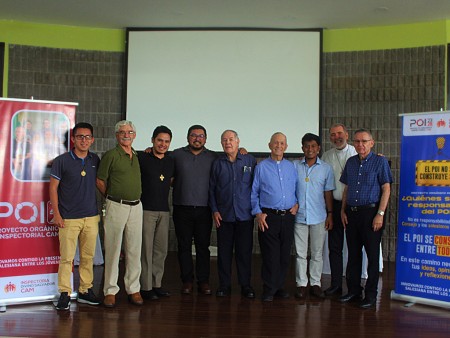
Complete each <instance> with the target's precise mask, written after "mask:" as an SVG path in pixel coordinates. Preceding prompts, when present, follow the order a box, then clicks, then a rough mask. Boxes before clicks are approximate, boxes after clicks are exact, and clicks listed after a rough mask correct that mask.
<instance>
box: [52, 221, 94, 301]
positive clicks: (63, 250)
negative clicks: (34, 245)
mask: <svg viewBox="0 0 450 338" xmlns="http://www.w3.org/2000/svg"><path fill="white" fill-rule="evenodd" d="M99 220H100V217H99V216H98V215H97V216H92V217H86V218H79V219H65V220H64V228H59V252H60V255H61V259H60V261H59V268H58V290H59V292H68V293H69V294H70V293H71V292H72V285H71V283H70V276H71V273H72V265H73V258H74V257H75V251H76V248H77V242H78V241H79V247H80V266H79V272H80V287H79V289H78V291H79V292H81V293H85V292H87V290H88V289H90V288H92V281H93V280H94V272H93V265H94V262H93V260H94V254H95V243H96V241H97V235H98V222H99Z"/></svg>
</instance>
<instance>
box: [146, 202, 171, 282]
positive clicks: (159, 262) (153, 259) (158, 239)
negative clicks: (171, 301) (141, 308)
mask: <svg viewBox="0 0 450 338" xmlns="http://www.w3.org/2000/svg"><path fill="white" fill-rule="evenodd" d="M169 221H170V214H169V212H168V211H149V210H144V223H143V226H142V254H141V264H142V273H141V289H142V290H146V291H148V290H152V289H153V288H154V287H155V288H160V287H161V280H162V278H163V275H164V262H165V260H166V256H167V249H168V246H169Z"/></svg>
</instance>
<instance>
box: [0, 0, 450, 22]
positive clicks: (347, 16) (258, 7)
mask: <svg viewBox="0 0 450 338" xmlns="http://www.w3.org/2000/svg"><path fill="white" fill-rule="evenodd" d="M448 19H450V0H128V1H126V0H0V20H15V21H27V22H36V23H48V24H60V25H69V26H85V27H99V28H117V29H120V28H125V27H251V28H256V27H259V28H327V29H339V28H355V27H367V26H381V25H398V24H405V23H416V22H427V21H436V20H448Z"/></svg>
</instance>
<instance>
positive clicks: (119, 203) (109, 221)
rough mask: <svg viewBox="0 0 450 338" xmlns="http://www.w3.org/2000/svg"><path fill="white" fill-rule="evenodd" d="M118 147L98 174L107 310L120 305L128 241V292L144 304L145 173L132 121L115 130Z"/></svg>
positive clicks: (105, 158) (133, 300) (134, 300)
mask: <svg viewBox="0 0 450 338" xmlns="http://www.w3.org/2000/svg"><path fill="white" fill-rule="evenodd" d="M115 131H116V139H117V143H118V144H117V146H116V147H115V148H113V149H111V150H109V151H107V152H106V153H105V154H104V155H103V157H102V160H101V161H100V166H99V169H98V172H97V188H98V189H99V191H100V192H101V193H102V194H103V196H105V198H106V217H105V218H104V224H103V226H104V229H105V284H104V286H103V293H104V294H105V299H104V301H103V304H104V305H105V307H108V308H111V307H114V306H115V304H116V294H117V293H118V292H119V286H118V285H117V278H118V275H119V258H120V250H121V247H122V238H123V239H124V243H123V244H124V250H125V257H126V261H125V269H126V270H125V276H124V284H125V290H126V292H127V294H128V300H129V301H130V303H132V304H134V305H142V304H143V303H144V302H143V300H142V297H141V295H140V293H139V291H140V283H139V277H140V274H141V245H142V203H141V201H140V200H139V198H140V196H141V171H140V167H139V160H138V156H137V153H136V152H135V150H134V149H133V148H132V146H131V145H132V143H133V141H134V139H135V137H136V128H135V127H134V125H133V123H132V122H130V121H119V122H117V124H116V127H115Z"/></svg>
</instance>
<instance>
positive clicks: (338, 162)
mask: <svg viewBox="0 0 450 338" xmlns="http://www.w3.org/2000/svg"><path fill="white" fill-rule="evenodd" d="M329 131H330V142H331V143H332V145H333V148H331V149H330V150H328V151H326V152H325V153H324V154H323V155H322V160H323V161H325V162H327V163H328V164H329V165H331V167H332V168H333V172H334V181H335V184H336V189H335V190H333V208H332V210H333V228H332V229H330V230H328V249H329V258H330V269H331V286H330V287H329V288H328V289H326V290H325V295H326V296H333V295H339V296H341V295H342V275H343V272H344V271H343V260H342V252H343V250H344V225H343V224H342V220H341V206H342V193H343V191H344V185H343V184H342V183H341V182H340V181H339V179H340V178H341V174H342V172H343V171H344V168H345V164H346V163H347V160H348V159H349V158H350V157H352V156H354V155H356V150H355V147H353V146H352V145H351V144H348V143H347V142H348V131H347V128H346V127H345V125H343V124H342V123H336V124H334V125H332V126H331V128H330V130H329Z"/></svg>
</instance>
